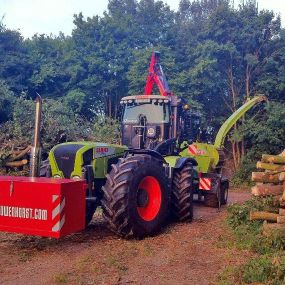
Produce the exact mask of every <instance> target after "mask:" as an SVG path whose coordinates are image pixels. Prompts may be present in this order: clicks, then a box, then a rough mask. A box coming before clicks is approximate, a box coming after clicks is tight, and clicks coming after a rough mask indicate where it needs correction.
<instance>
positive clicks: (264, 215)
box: [249, 211, 278, 223]
mask: <svg viewBox="0 0 285 285" xmlns="http://www.w3.org/2000/svg"><path fill="white" fill-rule="evenodd" d="M277 217H278V214H275V213H270V212H263V211H260V212H252V211H251V212H250V214H249V220H250V221H255V220H264V221H269V222H275V223H276V222H277Z"/></svg>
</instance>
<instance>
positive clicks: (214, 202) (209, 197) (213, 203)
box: [204, 180, 229, 208]
mask: <svg viewBox="0 0 285 285" xmlns="http://www.w3.org/2000/svg"><path fill="white" fill-rule="evenodd" d="M220 187H221V205H226V204H227V201H228V190H229V182H228V180H224V181H222V182H221V186H220ZM204 203H205V206H207V207H211V208H218V207H219V201H218V196H217V194H213V193H208V194H205V196H204Z"/></svg>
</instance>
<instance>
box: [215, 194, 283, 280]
mask: <svg viewBox="0 0 285 285" xmlns="http://www.w3.org/2000/svg"><path fill="white" fill-rule="evenodd" d="M250 211H270V212H278V207H277V206H275V204H274V199H273V198H272V197H269V198H262V197H253V198H252V199H251V200H249V201H247V202H245V203H243V204H233V205H231V206H229V207H228V217H227V224H228V226H229V227H230V229H231V230H232V232H233V234H234V240H235V241H234V244H235V246H236V247H238V248H240V249H243V250H244V249H246V250H251V251H253V252H254V254H255V255H254V257H253V258H251V259H249V260H248V261H247V262H246V263H245V264H242V265H240V266H238V267H235V268H230V269H228V270H226V271H224V272H223V273H222V274H221V275H220V278H219V279H220V282H219V284H252V283H262V284H280V285H281V284H284V280H285V275H284V269H285V255H284V244H285V241H284V240H283V239H280V238H279V239H273V238H270V237H264V236H262V235H261V225H262V223H261V222H259V221H250V220H249V212H250Z"/></svg>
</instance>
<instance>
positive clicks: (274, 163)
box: [250, 150, 285, 237]
mask: <svg viewBox="0 0 285 285" xmlns="http://www.w3.org/2000/svg"><path fill="white" fill-rule="evenodd" d="M256 167H257V168H258V169H263V170H264V171H262V172H253V173H252V181H254V182H256V185H255V186H254V187H252V189H251V193H252V195H254V196H260V197H266V196H273V197H274V203H275V205H276V206H278V207H279V212H278V213H272V212H250V220H252V221H253V220H263V221H264V224H263V234H264V235H265V236H271V237H272V236H276V237H285V150H284V151H283V152H282V153H281V154H279V155H268V154H263V155H262V159H261V161H258V162H257V165H256Z"/></svg>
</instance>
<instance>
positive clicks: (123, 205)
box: [102, 154, 170, 238]
mask: <svg viewBox="0 0 285 285" xmlns="http://www.w3.org/2000/svg"><path fill="white" fill-rule="evenodd" d="M169 192H170V191H169V185H168V178H167V177H166V175H165V171H164V168H163V165H162V161H159V160H158V159H156V158H154V157H152V156H151V155H147V154H137V155H133V156H128V157H126V158H121V159H119V162H118V163H117V164H116V165H112V170H111V172H110V173H109V174H108V175H107V181H106V184H105V185H104V186H103V199H102V208H103V217H104V218H105V220H106V221H107V223H108V226H109V228H110V229H111V230H112V231H113V232H115V233H116V234H118V235H120V236H123V237H126V238H132V237H135V238H143V237H145V236H150V235H153V234H155V233H157V232H158V231H159V230H161V228H162V226H163V225H164V223H165V221H166V218H167V215H168V208H169V196H170V195H169Z"/></svg>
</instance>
